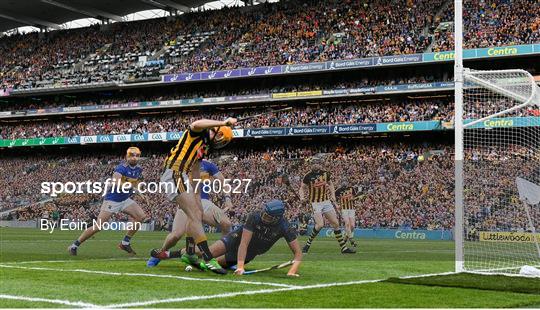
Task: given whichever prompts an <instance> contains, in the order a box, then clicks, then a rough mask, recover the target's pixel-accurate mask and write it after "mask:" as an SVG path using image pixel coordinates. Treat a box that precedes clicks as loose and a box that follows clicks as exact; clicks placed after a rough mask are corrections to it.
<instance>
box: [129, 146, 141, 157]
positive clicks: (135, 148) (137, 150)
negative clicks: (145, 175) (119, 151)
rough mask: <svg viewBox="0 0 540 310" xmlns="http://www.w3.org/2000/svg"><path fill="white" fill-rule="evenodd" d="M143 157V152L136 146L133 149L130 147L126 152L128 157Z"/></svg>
mask: <svg viewBox="0 0 540 310" xmlns="http://www.w3.org/2000/svg"><path fill="white" fill-rule="evenodd" d="M131 154H133V155H141V150H140V149H139V148H138V147H136V146H132V147H129V148H128V149H127V151H126V156H129V155H131Z"/></svg>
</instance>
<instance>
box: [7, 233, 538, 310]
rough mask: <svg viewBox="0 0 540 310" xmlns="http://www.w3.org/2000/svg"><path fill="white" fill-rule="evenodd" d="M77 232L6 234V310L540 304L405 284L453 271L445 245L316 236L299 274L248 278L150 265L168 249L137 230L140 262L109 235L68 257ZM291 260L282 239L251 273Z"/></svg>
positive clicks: (534, 287) (531, 291)
mask: <svg viewBox="0 0 540 310" xmlns="http://www.w3.org/2000/svg"><path fill="white" fill-rule="evenodd" d="M78 234H79V232H77V231H62V232H54V233H53V234H49V233H47V232H44V231H39V230H37V229H7V228H0V239H1V242H0V244H1V245H0V247H1V248H0V280H1V281H0V305H1V307H4V308H6V307H7V308H16V307H69V308H73V307H79V306H80V307H92V306H101V307H103V306H107V307H116V308H122V307H160V308H173V307H174V308H195V307H198V308H200V307H229V308H243V307H246V308H255V307H280V308H309V307H318V308H324V307H334V308H341V307H349V308H363V307H386V308H393V307H406V308H410V307H423V308H426V307H435V308H440V307H489V308H495V307H540V280H538V279H525V278H516V277H503V276H480V275H471V274H457V275H456V274H450V275H438V276H426V277H419V278H410V279H403V278H400V277H403V276H413V275H425V274H439V273H444V272H450V271H452V270H453V267H454V254H453V253H454V251H453V247H454V244H453V243H452V242H446V241H403V240H360V242H359V245H360V246H359V248H358V250H359V251H358V253H357V254H354V255H342V254H340V253H339V252H338V245H337V242H336V241H335V239H333V238H319V239H316V240H315V242H314V244H313V246H312V249H311V251H310V253H309V254H308V255H306V256H305V258H304V263H303V265H302V267H301V269H300V274H301V277H299V278H288V277H287V276H286V270H273V271H270V272H266V273H259V274H253V275H248V276H242V277H239V276H234V275H232V274H229V275H226V276H217V275H214V274H211V273H203V272H199V271H192V272H186V271H184V266H183V265H182V264H181V263H179V262H178V261H176V260H170V261H164V262H162V263H161V264H160V265H159V266H158V267H155V268H147V267H146V264H145V263H146V258H147V256H148V253H149V250H150V249H151V248H153V247H159V246H160V245H161V242H162V240H163V239H164V237H165V235H166V233H165V232H140V233H138V234H137V235H136V236H135V237H134V238H133V241H132V245H133V247H134V249H135V250H136V251H137V252H138V255H137V256H136V257H134V258H130V257H128V256H126V255H125V254H124V253H123V252H121V251H120V250H118V249H116V244H117V243H118V242H119V241H120V239H121V238H122V236H123V233H122V232H111V231H108V232H101V233H99V234H97V235H96V236H95V238H93V239H91V240H89V241H88V242H87V243H85V244H83V245H82V247H81V248H80V249H79V256H77V257H71V256H69V255H68V254H67V251H66V248H67V246H68V245H69V244H70V243H71V242H72V241H73V240H74V239H75V238H76V237H77V236H78ZM210 237H211V239H212V240H215V239H216V238H218V237H219V236H218V235H211V236H210ZM302 242H304V239H303V240H302ZM291 258H292V255H291V253H290V251H289V249H288V247H287V245H286V244H285V242H282V241H280V242H279V243H278V244H277V245H276V246H275V247H274V248H273V249H272V250H271V251H270V252H269V253H267V254H266V255H264V256H260V257H258V258H257V259H256V260H255V261H254V262H253V263H251V264H249V265H248V267H249V269H256V268H263V267H268V266H271V265H273V264H276V263H281V262H285V261H287V260H290V259H291ZM14 298H16V299H14Z"/></svg>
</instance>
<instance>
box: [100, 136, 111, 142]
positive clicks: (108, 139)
mask: <svg viewBox="0 0 540 310" xmlns="http://www.w3.org/2000/svg"><path fill="white" fill-rule="evenodd" d="M98 140H99V142H111V137H109V136H98Z"/></svg>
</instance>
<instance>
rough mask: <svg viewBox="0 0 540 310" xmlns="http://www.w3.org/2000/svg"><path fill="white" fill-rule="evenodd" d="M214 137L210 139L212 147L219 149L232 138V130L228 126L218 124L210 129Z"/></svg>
mask: <svg viewBox="0 0 540 310" xmlns="http://www.w3.org/2000/svg"><path fill="white" fill-rule="evenodd" d="M212 130H213V132H214V137H213V138H212V139H211V141H210V145H211V147H212V148H213V149H221V148H224V147H225V146H227V144H229V143H230V142H231V140H232V138H233V132H232V129H231V127H229V126H220V127H216V128H214V129H212Z"/></svg>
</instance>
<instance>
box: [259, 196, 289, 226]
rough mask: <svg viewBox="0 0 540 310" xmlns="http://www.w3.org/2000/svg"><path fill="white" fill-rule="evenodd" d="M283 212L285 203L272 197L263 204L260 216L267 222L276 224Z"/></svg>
mask: <svg viewBox="0 0 540 310" xmlns="http://www.w3.org/2000/svg"><path fill="white" fill-rule="evenodd" d="M283 214H285V204H283V201H281V200H278V199H274V200H270V201H269V202H267V203H266V204H265V205H264V211H263V212H262V213H261V218H262V220H263V221H264V222H266V223H268V224H276V223H277V222H279V220H280V219H281V218H282V217H283Z"/></svg>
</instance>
